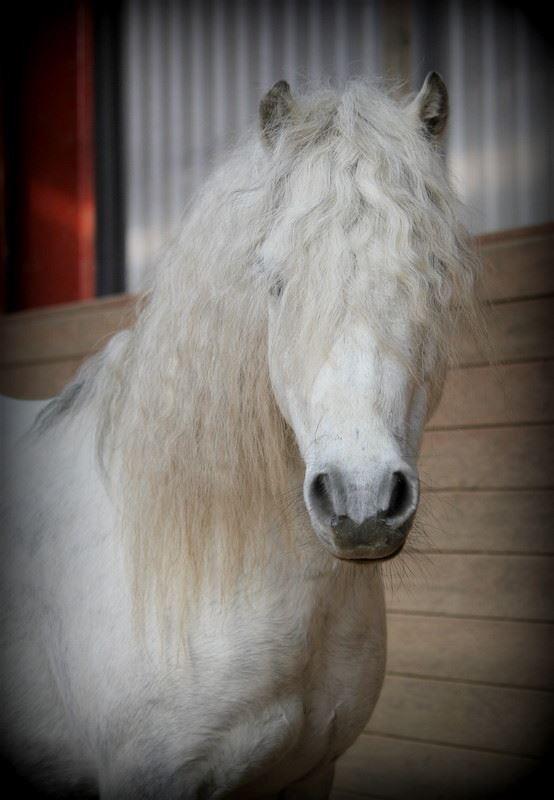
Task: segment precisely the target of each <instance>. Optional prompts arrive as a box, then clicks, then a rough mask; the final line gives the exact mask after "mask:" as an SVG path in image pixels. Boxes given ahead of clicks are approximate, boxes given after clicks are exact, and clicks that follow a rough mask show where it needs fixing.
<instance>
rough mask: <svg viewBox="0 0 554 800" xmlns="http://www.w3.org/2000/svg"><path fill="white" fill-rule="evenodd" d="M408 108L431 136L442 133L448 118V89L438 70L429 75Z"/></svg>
mask: <svg viewBox="0 0 554 800" xmlns="http://www.w3.org/2000/svg"><path fill="white" fill-rule="evenodd" d="M408 109H409V110H410V111H411V112H412V113H413V114H415V116H416V117H417V118H418V119H419V121H420V122H422V123H423V126H424V128H425V130H426V132H427V133H428V134H429V136H431V137H433V138H435V137H438V136H440V135H441V133H442V132H443V131H444V129H445V127H446V123H447V120H448V90H447V88H446V86H445V83H444V81H443V79H442V78H441V76H440V75H439V73H438V72H430V73H429V74H428V75H427V77H426V78H425V80H424V81H423V86H422V87H421V89H420V90H419V94H418V95H417V96H416V97H415V99H414V100H412V102H411V103H410V105H409V106H408Z"/></svg>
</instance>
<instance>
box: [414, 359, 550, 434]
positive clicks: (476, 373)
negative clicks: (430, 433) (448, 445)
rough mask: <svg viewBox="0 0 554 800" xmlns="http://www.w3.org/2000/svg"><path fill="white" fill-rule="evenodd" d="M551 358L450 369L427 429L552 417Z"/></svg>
mask: <svg viewBox="0 0 554 800" xmlns="http://www.w3.org/2000/svg"><path fill="white" fill-rule="evenodd" d="M553 383H554V361H531V362H525V363H523V364H505V365H500V366H498V367H496V368H491V367H490V366H488V365H487V366H481V367H468V368H466V369H453V370H452V371H451V372H450V373H449V375H448V377H447V379H446V383H445V386H444V392H443V396H442V399H441V402H440V404H439V407H438V408H437V410H436V411H435V413H434V414H433V417H432V418H431V420H430V423H429V425H428V428H430V429H433V428H445V427H461V426H465V427H467V426H470V425H509V424H519V423H522V422H550V421H551V420H553V419H554V393H553V392H552V385H553Z"/></svg>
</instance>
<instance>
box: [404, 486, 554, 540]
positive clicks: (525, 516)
mask: <svg viewBox="0 0 554 800" xmlns="http://www.w3.org/2000/svg"><path fill="white" fill-rule="evenodd" d="M553 519H554V491H551V490H545V491H519V492H510V491H484V492H438V493H435V492H427V493H424V494H423V495H422V498H421V502H420V506H419V510H418V515H417V518H416V524H415V526H414V529H413V531H412V533H411V534H410V538H409V540H408V542H409V545H410V547H411V548H414V549H416V550H424V551H434V550H442V551H449V550H450V551H461V550H465V551H480V552H498V553H506V552H510V553H528V554H533V553H536V554H539V553H554V536H552V520H553Z"/></svg>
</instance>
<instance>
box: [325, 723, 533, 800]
mask: <svg viewBox="0 0 554 800" xmlns="http://www.w3.org/2000/svg"><path fill="white" fill-rule="evenodd" d="M538 767H539V764H538V763H537V761H535V760H533V759H530V758H521V757H516V756H509V755H499V754H494V753H485V752H480V751H477V750H470V749H465V748H464V749H461V748H454V747H446V746H441V745H436V744H429V743H423V742H414V741H409V740H403V739H393V738H387V737H383V736H376V735H367V734H364V735H362V736H361V737H360V738H359V739H358V741H357V742H356V743H355V744H354V745H353V746H352V747H351V748H350V750H348V751H347V752H346V753H345V754H344V755H343V756H342V757H341V758H340V759H339V760H338V762H337V769H336V777H335V787H336V790H337V791H339V790H342V791H351V792H354V793H356V792H358V793H359V794H362V795H365V796H368V795H369V796H371V795H373V796H377V797H386V798H393V799H394V800H469V799H470V798H471V800H473V798H487V797H489V798H490V797H493V796H495V795H496V796H497V797H502V796H503V793H504V791H506V790H508V789H512V788H513V787H514V784H515V783H517V782H519V781H522V782H523V781H525V779H526V778H529V777H530V776H532V775H533V773H535V772H536V770H537V768H538ZM528 797H533V795H528Z"/></svg>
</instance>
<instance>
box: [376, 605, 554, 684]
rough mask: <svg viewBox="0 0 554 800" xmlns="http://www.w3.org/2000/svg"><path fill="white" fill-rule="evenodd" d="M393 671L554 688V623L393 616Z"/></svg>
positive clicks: (390, 659)
mask: <svg viewBox="0 0 554 800" xmlns="http://www.w3.org/2000/svg"><path fill="white" fill-rule="evenodd" d="M387 625H388V657H387V671H388V672H389V673H404V674H406V675H417V676H419V677H430V678H448V679H451V680H465V681H476V682H482V683H496V684H499V685H511V686H516V687H522V688H535V689H554V625H552V624H543V623H533V624H531V623H528V622H510V621H493V620H483V619H457V618H455V617H423V616H418V615H416V614H401V613H398V614H396V613H389V615H388V620H387Z"/></svg>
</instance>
